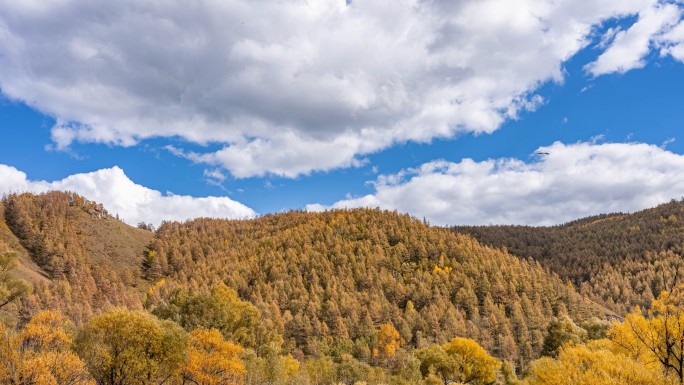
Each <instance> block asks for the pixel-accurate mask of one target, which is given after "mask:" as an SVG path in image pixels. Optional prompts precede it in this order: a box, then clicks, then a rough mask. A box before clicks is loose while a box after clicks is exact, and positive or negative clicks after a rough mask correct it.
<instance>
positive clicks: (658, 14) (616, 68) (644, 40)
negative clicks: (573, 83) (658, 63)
mask: <svg viewBox="0 0 684 385" xmlns="http://www.w3.org/2000/svg"><path fill="white" fill-rule="evenodd" d="M681 16H682V10H681V9H680V8H679V6H678V5H675V4H657V5H655V6H654V7H652V8H648V9H646V10H645V11H643V12H641V13H639V20H637V22H636V23H634V25H633V26H631V27H630V28H629V29H628V30H626V31H619V32H617V33H615V31H613V30H609V31H608V33H607V34H608V35H610V34H613V35H614V38H613V41H612V43H611V44H610V46H609V47H608V49H607V50H606V51H605V52H603V53H602V54H601V55H600V56H599V57H598V59H597V60H596V61H595V62H592V63H589V64H587V65H586V66H585V70H586V71H587V72H589V73H591V74H592V75H594V76H599V75H604V74H609V73H613V72H618V73H625V72H627V71H629V70H632V69H635V68H642V67H643V66H644V65H646V62H645V61H644V57H645V56H646V55H647V54H648V53H649V52H650V51H651V44H652V43H654V42H657V41H658V40H659V35H662V34H663V33H664V32H667V31H668V30H669V29H671V28H672V26H673V25H675V24H676V23H677V22H678V21H679V19H680V18H681ZM605 39H606V37H604V40H603V41H602V43H601V44H604V45H605V44H606V43H605Z"/></svg>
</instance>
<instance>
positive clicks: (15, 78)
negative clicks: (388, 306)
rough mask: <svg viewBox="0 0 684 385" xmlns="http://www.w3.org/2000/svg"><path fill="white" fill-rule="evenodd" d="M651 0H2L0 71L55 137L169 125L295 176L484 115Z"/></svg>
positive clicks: (513, 109)
mask: <svg viewBox="0 0 684 385" xmlns="http://www.w3.org/2000/svg"><path fill="white" fill-rule="evenodd" d="M656 3H657V0H621V1H615V0H594V1H591V2H589V1H584V0H517V1H511V0H449V1H443V0H402V1H395V0H366V1H358V2H356V1H355V2H348V1H345V0H331V1H318V0H315V1H279V0H264V1H257V2H255V1H249V0H228V1H226V0H201V1H195V2H190V3H188V2H180V1H178V2H141V1H136V0H122V1H113V2H97V3H92V2H87V1H83V0H60V1H51V2H47V3H46V2H36V1H5V2H0V51H1V52H2V55H0V68H1V70H0V87H2V92H3V93H4V94H5V95H7V96H8V97H10V98H14V99H17V100H21V101H24V102H26V103H27V104H29V105H31V106H33V107H35V108H37V109H38V110H40V111H42V112H44V113H47V114H50V115H52V116H54V117H55V119H56V124H55V126H54V127H53V128H52V140H53V141H54V145H55V147H57V148H66V147H68V146H69V145H70V144H71V143H73V142H75V141H77V142H100V143H109V144H115V145H123V146H130V145H134V144H136V143H137V142H138V141H140V140H142V139H145V138H152V137H181V138H184V139H185V140H188V141H192V142H197V143H205V142H214V143H216V142H217V143H221V144H222V145H223V146H224V148H223V149H221V150H219V151H217V152H213V153H212V152H208V151H207V152H206V153H198V154H186V152H185V151H181V152H180V154H184V155H191V156H192V157H193V158H194V159H195V160H196V161H198V162H205V163H209V164H211V165H213V166H214V167H224V168H226V169H227V170H229V171H230V172H231V173H232V174H233V175H234V176H235V177H250V176H260V175H265V174H269V173H270V174H276V175H281V176H286V177H294V176H297V175H300V174H306V173H309V172H311V171H316V170H330V169H334V168H339V167H353V166H356V165H359V164H361V163H362V162H363V157H364V154H369V153H372V152H375V151H379V150H382V149H384V148H387V147H389V146H392V145H393V144H396V143H400V142H405V141H419V142H427V141H430V140H432V139H434V138H438V137H452V136H454V135H456V134H457V133H460V132H475V133H488V132H492V131H494V130H496V129H497V128H498V127H499V126H500V125H501V123H502V122H503V121H504V120H506V119H511V118H515V117H516V116H517V114H518V113H519V112H520V111H521V110H525V109H534V108H535V107H536V106H537V105H539V103H540V102H541V101H540V99H539V97H538V96H535V95H534V92H535V90H536V89H537V88H538V87H539V86H540V85H541V84H543V83H544V82H547V81H562V79H563V69H562V66H563V63H564V62H565V61H566V60H568V59H569V58H570V57H572V56H573V55H574V54H575V53H577V52H578V51H579V50H580V49H581V48H582V47H584V46H586V45H587V44H588V39H589V36H590V35H591V34H592V30H593V28H595V27H596V26H597V25H599V24H600V23H602V22H603V21H605V20H608V19H611V18H615V17H624V16H627V15H637V14H640V13H641V12H649V10H653V9H654V4H656ZM644 17H645V16H644ZM616 40H617V39H616ZM621 40H624V38H622V39H621ZM672 52H673V53H672V54H673V55H675V48H673V49H672Z"/></svg>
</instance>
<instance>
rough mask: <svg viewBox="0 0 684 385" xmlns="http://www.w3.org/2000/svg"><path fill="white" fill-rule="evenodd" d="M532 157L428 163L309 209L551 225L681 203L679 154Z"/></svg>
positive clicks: (600, 148)
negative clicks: (380, 211)
mask: <svg viewBox="0 0 684 385" xmlns="http://www.w3.org/2000/svg"><path fill="white" fill-rule="evenodd" d="M536 153H537V154H542V155H537V156H536V158H535V159H534V160H532V161H530V162H524V161H521V160H518V159H510V158H504V159H490V160H485V161H481V162H476V161H473V160H470V159H464V160H462V161H461V162H458V163H453V162H447V161H435V162H430V163H426V164H423V165H422V166H421V167H419V168H416V169H409V170H405V171H402V172H400V173H398V174H394V175H388V176H381V177H380V178H378V180H377V181H376V182H375V192H374V193H373V194H369V195H366V196H363V197H359V198H353V199H345V200H342V201H339V202H337V203H335V204H333V205H332V206H323V205H320V204H314V205H309V206H308V207H307V209H309V210H324V209H328V208H350V207H381V208H386V209H396V210H399V211H402V212H408V213H411V214H412V215H415V216H417V217H426V218H428V219H429V220H430V221H431V222H432V223H434V224H439V225H445V224H451V225H456V224H473V225H480V224H529V225H551V224H558V223H563V222H566V221H569V220H573V219H577V218H580V217H583V216H588V215H595V214H600V213H609V212H618V211H635V210H640V209H644V208H647V207H652V206H655V205H657V204H660V203H663V202H667V201H669V200H670V199H673V198H677V199H678V198H682V197H684V155H678V154H674V153H672V152H670V151H667V150H665V149H664V148H661V147H658V146H654V145H648V144H642V143H603V144H597V143H591V142H589V143H576V144H570V145H567V144H563V143H560V142H556V143H554V144H552V145H550V146H548V147H541V148H539V149H538V150H537V151H536Z"/></svg>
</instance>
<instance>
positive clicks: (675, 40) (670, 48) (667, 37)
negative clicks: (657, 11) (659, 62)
mask: <svg viewBox="0 0 684 385" xmlns="http://www.w3.org/2000/svg"><path fill="white" fill-rule="evenodd" d="M657 43H658V45H659V46H660V54H661V56H667V55H670V56H672V57H673V58H675V59H676V60H679V61H681V62H684V20H682V21H680V22H679V24H677V25H676V26H675V27H674V28H672V29H671V30H670V31H668V32H667V33H665V34H663V35H662V36H661V37H660V38H659V39H658V42H657Z"/></svg>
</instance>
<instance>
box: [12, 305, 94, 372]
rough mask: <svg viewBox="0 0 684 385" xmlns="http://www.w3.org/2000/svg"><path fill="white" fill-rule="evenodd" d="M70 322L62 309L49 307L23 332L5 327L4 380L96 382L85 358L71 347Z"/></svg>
mask: <svg viewBox="0 0 684 385" xmlns="http://www.w3.org/2000/svg"><path fill="white" fill-rule="evenodd" d="M66 324H67V322H66V320H65V319H64V317H62V315H60V314H59V313H57V312H52V311H45V312H41V313H38V314H37V315H36V316H35V317H34V318H33V319H32V320H31V321H30V322H29V323H28V324H27V325H26V326H25V327H24V328H23V329H22V330H21V332H20V333H19V335H13V334H12V333H10V332H9V331H7V330H2V332H1V333H0V335H1V336H2V344H1V346H0V361H2V362H3V367H2V369H0V383H2V384H40V385H58V384H59V385H94V381H93V380H92V379H91V377H90V375H89V374H88V371H87V369H86V367H85V364H84V363H83V361H81V359H80V358H79V357H78V356H77V355H76V354H74V353H73V352H72V351H71V347H72V339H71V336H70V335H69V333H67V331H66V329H65V327H66ZM0 329H2V328H0Z"/></svg>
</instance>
